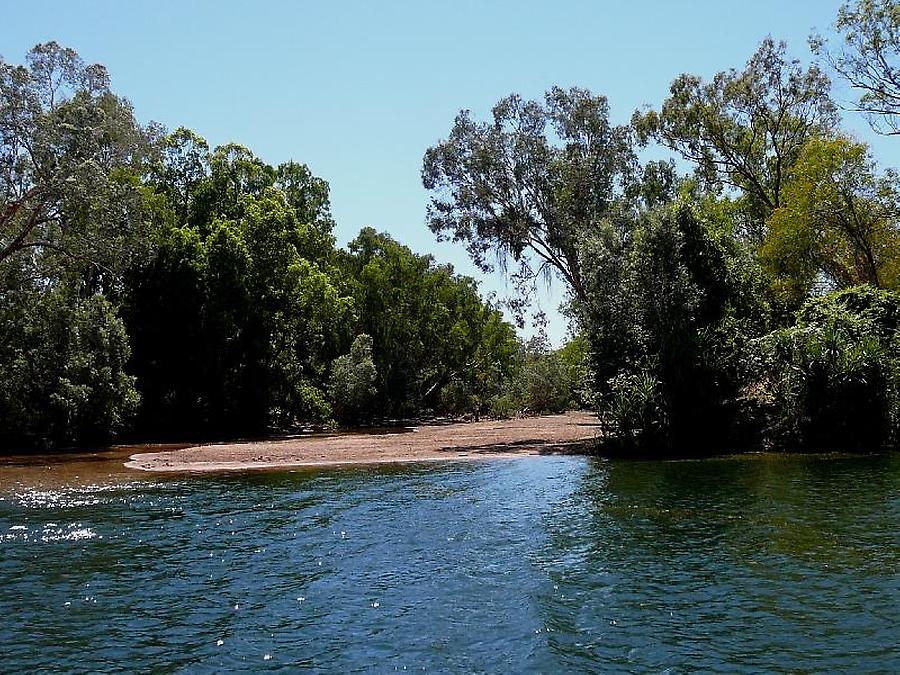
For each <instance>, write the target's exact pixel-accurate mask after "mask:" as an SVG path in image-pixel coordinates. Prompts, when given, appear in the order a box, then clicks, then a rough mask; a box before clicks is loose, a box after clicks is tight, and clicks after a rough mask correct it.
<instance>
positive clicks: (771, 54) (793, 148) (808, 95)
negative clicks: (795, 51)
mask: <svg viewBox="0 0 900 675" xmlns="http://www.w3.org/2000/svg"><path fill="white" fill-rule="evenodd" d="M785 52H786V46H785V44H784V43H779V44H776V43H775V42H774V41H773V40H772V39H771V38H766V39H765V40H763V42H762V44H760V46H759V49H757V51H756V53H755V54H754V55H753V56H752V57H751V58H750V60H749V61H748V62H747V65H746V67H745V68H744V70H742V71H740V72H738V71H735V70H730V71H723V72H719V73H717V74H716V75H715V76H714V77H713V78H712V80H711V81H709V82H707V83H704V82H703V81H702V79H701V78H699V77H697V76H695V75H681V76H680V77H678V78H677V79H675V81H674V82H672V86H671V89H670V91H669V98H667V99H666V101H665V102H664V103H663V105H662V108H661V109H660V110H659V111H655V110H649V111H646V112H643V113H642V112H636V113H635V115H634V117H633V119H632V124H633V125H634V128H635V131H636V133H637V136H638V138H639V140H641V141H642V142H644V143H646V142H647V141H649V140H655V141H658V142H660V143H662V144H663V145H665V146H666V147H668V148H671V149H672V150H674V151H675V152H678V153H679V154H680V155H681V156H682V157H684V158H685V159H687V160H689V161H691V162H694V163H695V164H696V167H697V173H698V175H699V176H700V177H701V179H702V180H703V181H704V182H705V183H706V184H708V185H714V186H718V185H724V186H727V187H732V188H736V189H737V190H739V191H740V193H741V195H742V197H743V200H744V202H745V204H744V211H745V213H746V214H747V216H748V219H747V223H746V225H747V232H746V234H747V235H749V236H750V237H751V238H752V239H755V240H756V241H759V240H761V239H762V237H763V235H764V228H763V225H764V223H765V219H766V218H767V217H768V215H769V213H770V212H771V211H772V210H773V209H776V208H778V206H779V205H780V204H781V190H782V183H783V180H784V177H785V174H786V173H787V170H788V169H789V168H790V167H791V166H792V165H793V163H794V162H795V161H796V160H797V158H798V157H799V154H800V151H801V149H802V148H803V145H804V144H805V143H806V141H807V140H808V139H809V138H810V137H811V136H813V135H815V134H816V133H822V132H827V131H829V130H830V129H832V128H833V127H834V126H835V125H836V123H837V109H836V107H835V105H834V103H833V102H832V101H831V99H830V98H829V90H830V83H829V81H828V78H827V77H826V76H825V75H824V74H823V73H822V72H821V71H820V69H819V68H818V67H817V66H814V65H813V66H810V67H809V68H808V69H806V70H804V69H803V68H802V67H801V66H800V63H799V62H798V61H796V60H788V59H787V57H786V53H785Z"/></svg>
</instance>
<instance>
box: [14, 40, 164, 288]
mask: <svg viewBox="0 0 900 675" xmlns="http://www.w3.org/2000/svg"><path fill="white" fill-rule="evenodd" d="M152 135H153V134H152V129H150V130H147V129H142V128H141V126H140V125H139V124H138V123H137V122H136V120H135V118H134V114H133V111H132V107H131V104H130V103H129V102H128V101H127V100H125V99H124V98H121V97H119V96H116V95H115V94H113V93H112V92H111V91H110V88H109V76H108V74H107V72H106V69H105V68H104V67H103V66H101V65H97V64H94V65H87V64H85V63H84V61H82V59H81V58H80V57H79V56H78V54H77V53H76V52H75V51H73V50H72V49H66V48H63V47H61V46H60V45H58V44H57V43H55V42H48V43H45V44H41V45H37V46H36V47H34V49H32V50H31V51H30V52H29V53H28V56H27V58H26V64H25V65H13V64H9V63H6V62H4V61H2V60H0V265H11V264H20V265H26V266H31V267H34V268H35V269H38V268H42V267H46V266H50V267H51V268H53V269H52V270H51V271H50V272H48V271H46V270H44V271H43V272H39V274H42V275H43V276H45V277H46V276H47V275H48V274H49V275H51V276H52V275H53V274H54V273H57V274H58V273H59V271H60V269H63V270H65V269H66V268H75V269H76V270H77V271H79V272H84V271H85V270H86V271H87V273H88V275H89V277H91V278H92V279H93V284H92V285H93V286H95V287H96V285H97V277H106V278H108V277H109V276H110V274H109V273H110V272H115V271H119V270H121V268H122V267H123V263H124V262H125V261H127V259H128V258H129V255H130V254H131V253H133V249H134V247H135V246H137V245H139V243H140V239H141V237H140V236H139V234H140V227H141V224H142V218H141V204H142V202H141V198H140V191H139V189H138V183H139V178H140V176H141V175H142V173H143V170H144V169H143V167H144V163H145V159H146V156H147V153H148V150H149V147H150V146H149V141H150V140H151V136H152Z"/></svg>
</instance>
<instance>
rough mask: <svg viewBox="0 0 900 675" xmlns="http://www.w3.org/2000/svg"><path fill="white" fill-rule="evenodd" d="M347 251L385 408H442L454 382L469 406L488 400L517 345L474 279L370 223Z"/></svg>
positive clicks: (403, 412) (406, 410)
mask: <svg viewBox="0 0 900 675" xmlns="http://www.w3.org/2000/svg"><path fill="white" fill-rule="evenodd" d="M349 249H350V252H349V254H347V255H345V256H343V265H342V267H343V269H344V274H345V276H346V278H347V283H348V285H349V286H350V287H351V288H353V297H354V307H355V309H356V312H357V316H358V319H359V324H358V331H359V332H362V333H365V334H367V335H370V336H371V337H372V340H373V359H374V361H375V365H376V367H377V370H378V383H377V388H378V391H379V392H380V395H381V401H382V404H381V405H382V409H383V411H384V412H385V413H386V414H395V415H409V414H418V413H420V412H421V411H422V410H423V409H428V408H430V409H432V410H434V409H440V407H441V405H442V396H441V395H442V392H443V390H444V389H445V388H446V387H447V386H449V385H451V384H452V385H453V387H454V388H455V389H456V390H457V391H464V392H466V395H467V396H469V395H471V396H470V397H469V398H468V403H469V404H471V405H472V406H474V407H476V408H477V407H480V406H482V405H486V403H487V401H488V400H489V398H490V397H491V396H492V395H493V394H494V393H495V392H496V390H497V389H498V388H499V386H500V384H501V382H502V380H503V378H504V377H505V376H506V375H507V374H508V372H509V371H510V368H511V367H512V362H513V360H514V357H515V352H516V342H515V333H514V331H513V329H512V327H511V326H510V325H509V324H508V323H507V322H506V321H504V320H503V316H502V314H501V313H500V311H499V310H497V308H496V307H493V306H492V305H491V304H489V303H486V302H484V301H483V300H482V299H481V297H480V296H479V295H478V287H477V285H476V284H475V281H474V280H473V279H471V278H469V277H464V276H460V275H457V274H455V273H454V272H453V268H452V267H451V266H450V265H437V264H435V262H434V259H433V258H432V257H431V256H430V255H416V254H414V253H413V252H412V251H411V250H409V249H408V248H407V247H405V246H402V245H401V244H399V243H398V242H396V241H394V240H393V239H391V238H390V237H389V236H388V235H385V234H379V233H377V232H375V231H374V230H372V229H371V228H365V229H363V230H362V231H361V232H360V233H359V236H358V237H357V238H356V239H354V240H353V241H352V242H350V244H349ZM445 400H449V399H448V398H447V397H445ZM459 400H460V398H459V397H454V401H455V402H458V401H459ZM455 405H456V404H455V403H454V407H455ZM453 412H462V411H461V410H454V411H453Z"/></svg>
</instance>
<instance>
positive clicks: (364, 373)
mask: <svg viewBox="0 0 900 675" xmlns="http://www.w3.org/2000/svg"><path fill="white" fill-rule="evenodd" d="M376 376H377V372H376V370H375V363H374V361H373V360H372V338H371V337H369V336H368V335H365V334H362V335H358V336H357V337H356V339H355V340H354V341H353V345H352V346H351V347H350V353H349V354H345V355H344V356H339V357H337V358H336V359H335V360H334V363H333V364H332V366H331V378H330V379H329V382H328V394H329V397H330V398H331V406H332V409H333V410H334V415H335V417H336V418H337V419H338V420H339V421H341V422H344V423H353V422H360V421H362V420H364V419H366V418H368V417H370V416H371V414H372V404H373V402H374V400H375V394H376V393H377V392H376V389H375V378H376Z"/></svg>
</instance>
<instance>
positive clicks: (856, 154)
mask: <svg viewBox="0 0 900 675" xmlns="http://www.w3.org/2000/svg"><path fill="white" fill-rule="evenodd" d="M783 192H784V197H783V206H781V207H780V208H778V209H776V210H775V211H774V212H773V213H772V215H771V216H770V217H769V221H768V234H767V236H766V240H765V242H764V244H763V247H762V249H761V252H760V253H761V260H762V261H763V263H764V264H765V265H766V267H767V268H768V270H769V273H770V275H771V277H772V285H773V291H774V295H775V297H776V298H777V299H778V300H779V301H780V302H781V303H782V304H784V305H785V306H788V307H794V308H796V307H798V306H799V305H800V304H801V303H802V301H803V300H804V299H805V298H806V297H808V296H809V294H810V293H811V292H812V291H813V290H814V288H815V287H816V285H817V284H820V283H821V282H822V281H824V282H825V284H826V285H827V286H830V287H833V288H834V287H836V288H846V287H849V286H854V285H856V284H860V283H868V284H871V285H873V286H876V287H882V288H896V287H897V285H898V283H900V228H898V222H897V213H898V206H900V198H898V193H897V176H896V175H895V174H894V173H893V172H888V173H887V174H886V175H884V176H878V175H877V173H876V168H875V163H874V162H873V161H872V160H871V158H870V157H869V153H868V148H866V146H864V145H862V144H859V143H855V142H853V141H851V140H850V139H848V138H846V137H843V136H835V137H831V138H814V139H812V140H810V141H809V142H808V143H807V144H806V146H805V147H804V149H803V152H802V154H801V156H800V158H799V159H798V160H797V162H796V163H795V164H794V166H793V167H791V170H790V171H789V173H788V174H787V178H786V182H785V187H784V191H783Z"/></svg>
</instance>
